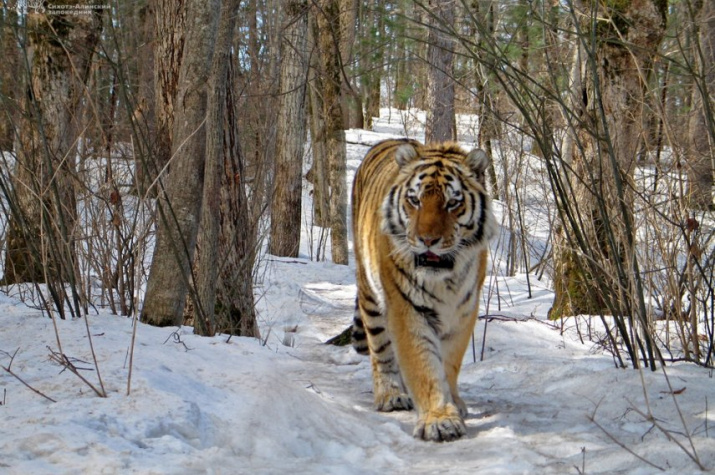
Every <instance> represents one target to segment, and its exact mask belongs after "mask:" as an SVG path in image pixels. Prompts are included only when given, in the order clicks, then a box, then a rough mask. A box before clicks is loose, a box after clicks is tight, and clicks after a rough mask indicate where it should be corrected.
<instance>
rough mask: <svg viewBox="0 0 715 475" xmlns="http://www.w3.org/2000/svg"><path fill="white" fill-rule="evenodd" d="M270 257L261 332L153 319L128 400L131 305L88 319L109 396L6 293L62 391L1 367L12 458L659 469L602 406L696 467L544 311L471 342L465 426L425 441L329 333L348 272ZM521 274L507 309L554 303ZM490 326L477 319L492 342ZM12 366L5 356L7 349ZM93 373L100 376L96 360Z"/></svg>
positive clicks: (72, 464) (674, 462) (700, 408)
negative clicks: (59, 358)
mask: <svg viewBox="0 0 715 475" xmlns="http://www.w3.org/2000/svg"><path fill="white" fill-rule="evenodd" d="M268 266H269V267H268V268H267V269H266V273H265V280H264V284H263V289H262V291H261V293H262V299H261V300H260V302H261V315H262V316H263V321H262V331H263V334H264V336H267V337H268V338H267V341H266V342H265V345H261V344H260V343H259V342H257V341H256V340H252V339H245V338H232V339H231V341H230V342H228V343H226V338H225V337H215V338H201V337H197V336H194V335H193V334H191V329H190V328H184V329H182V330H181V331H180V332H178V333H176V334H175V336H173V337H172V333H173V332H175V330H176V329H172V328H153V327H148V326H145V325H140V327H139V328H138V340H137V345H136V355H135V364H134V375H133V378H132V388H133V389H132V394H131V396H129V397H127V396H126V395H125V392H126V382H127V373H128V368H127V364H126V354H127V349H128V347H129V344H130V341H131V321H130V320H128V319H126V318H121V317H116V316H111V315H106V314H102V315H99V316H94V317H91V318H90V324H91V334H92V335H93V337H92V338H93V341H94V344H95V348H96V350H97V354H98V355H99V356H98V357H99V362H100V369H101V371H102V377H103V380H104V382H105V386H106V388H107V392H108V394H109V397H108V398H106V399H102V398H98V397H96V396H95V395H94V394H92V393H91V392H90V391H89V390H88V388H87V386H85V385H83V384H82V383H80V382H79V380H78V379H77V378H76V377H75V376H73V375H71V374H68V372H62V371H61V370H60V368H58V367H57V366H56V365H55V364H54V363H51V362H50V361H48V357H47V355H48V350H47V348H46V347H47V346H48V345H49V346H51V347H54V345H55V337H54V332H53V330H52V323H51V321H50V320H49V319H47V318H44V317H42V316H41V315H39V313H38V312H35V311H31V310H29V309H27V307H25V306H23V305H21V304H19V303H17V302H16V301H14V300H12V299H9V298H2V299H0V350H2V351H5V352H9V353H12V352H14V351H15V349H17V348H19V351H18V353H17V356H16V357H15V360H14V362H13V366H12V369H13V370H14V371H16V372H17V373H18V374H19V375H21V376H22V377H23V378H24V379H26V380H27V382H28V383H29V384H31V385H32V386H33V387H35V388H37V389H38V390H40V391H42V392H43V393H44V394H46V395H48V396H50V397H53V398H54V399H56V400H57V401H58V402H57V403H51V402H49V401H47V400H45V399H43V398H41V397H39V396H37V395H36V394H34V393H32V392H30V391H29V390H28V389H26V388H25V387H24V386H22V385H21V384H20V383H19V382H18V381H17V380H16V379H15V378H13V377H11V376H10V375H9V374H7V373H6V372H2V373H0V393H1V392H2V391H3V390H4V391H5V397H4V405H2V406H0V420H1V421H2V423H1V424H2V425H1V426H2V430H1V431H0V473H2V474H13V475H15V474H17V475H20V474H29V473H32V474H65V473H66V474H77V473H87V474H95V473H109V474H113V473H141V474H144V473H157V474H165V473H171V474H184V473H189V474H192V473H196V474H198V473H211V474H234V473H239V474H243V473H246V474H280V473H298V474H302V473H305V474H312V473H328V474H370V473H398V474H399V473H403V474H429V473H450V474H476V473H479V474H512V473H528V474H531V473H538V474H549V473H554V474H561V473H573V474H576V473H579V471H585V473H589V474H591V473H603V474H606V473H608V474H610V473H629V474H630V473H643V474H650V473H660V472H659V470H657V469H656V468H654V467H653V466H650V465H647V464H646V463H645V462H643V461H641V460H639V459H637V458H636V457H635V456H634V455H631V454H629V453H628V452H627V451H626V450H624V449H623V448H621V447H619V446H618V445H617V444H616V443H615V442H613V441H612V440H610V439H609V437H608V436H607V435H606V434H605V433H604V432H603V431H601V430H600V429H599V428H598V427H597V426H596V425H595V424H594V423H592V422H590V421H589V416H590V415H592V414H593V413H594V410H595V409H596V408H598V411H597V412H596V416H595V420H596V421H597V422H598V423H599V424H600V425H602V426H603V427H604V429H605V430H606V431H608V432H609V433H610V434H611V435H612V436H613V437H615V438H616V439H618V441H619V442H620V443H622V444H623V445H624V446H626V447H628V448H629V449H630V450H632V451H634V452H635V453H637V454H638V455H639V456H641V457H644V458H646V459H647V460H649V461H650V462H651V463H653V464H655V465H657V466H659V467H662V468H664V469H665V470H666V473H673V474H676V473H677V474H682V473H696V472H697V469H696V466H695V464H694V463H693V462H692V461H690V460H689V459H688V458H687V456H686V455H685V453H684V452H683V451H682V450H680V449H679V448H678V447H677V446H676V445H675V444H674V443H673V442H669V441H668V440H667V439H666V438H665V437H664V436H663V435H662V434H661V433H660V432H658V430H656V429H652V428H651V424H650V423H648V422H646V421H644V419H643V418H642V417H641V416H639V415H638V414H637V413H636V412H635V411H634V410H633V409H632V407H631V405H633V406H634V407H636V408H639V409H642V410H643V409H645V404H644V402H643V390H642V386H641V379H640V378H641V375H640V374H639V373H638V372H636V371H633V370H617V369H614V367H613V363H612V360H611V358H610V357H609V356H607V355H603V354H601V353H600V352H599V351H590V349H591V345H590V344H589V345H582V344H581V343H580V342H578V341H576V338H575V337H574V333H573V332H567V333H566V334H565V336H562V335H561V333H560V332H559V331H558V330H557V329H555V328H553V327H552V326H551V325H550V324H548V323H546V322H543V321H536V320H529V321H509V320H506V321H505V320H501V321H500V320H494V321H491V322H490V323H488V326H487V338H486V350H485V359H484V361H478V362H476V363H475V362H474V361H473V360H472V355H471V353H469V354H468V355H467V357H466V359H465V366H464V369H463V375H462V378H461V391H462V393H463V396H464V399H465V400H466V402H467V404H468V406H469V411H470V415H469V418H468V419H467V427H468V433H467V436H466V437H464V438H463V439H461V440H458V441H455V442H452V443H445V444H435V443H427V442H422V441H418V440H415V439H413V438H412V436H411V433H412V427H413V424H414V417H415V416H414V413H404V412H403V413H391V414H380V413H376V412H374V411H373V410H372V408H371V399H372V395H371V382H370V369H369V363H368V360H367V358H365V357H361V356H359V355H357V354H355V353H354V352H353V350H352V349H350V348H337V347H332V346H326V345H324V344H323V343H322V342H323V341H324V340H325V339H327V338H328V337H329V336H333V335H335V334H336V333H338V332H339V331H341V330H342V329H343V328H344V327H345V326H346V325H347V324H348V322H349V321H350V319H351V314H352V299H353V296H354V292H355V288H354V280H353V277H352V271H351V270H350V269H348V268H345V267H340V266H333V265H331V264H326V263H314V262H309V261H303V260H299V261H292V262H283V261H281V260H272V261H271V262H270V263H269V264H268ZM507 283H508V284H509V287H510V289H511V292H512V294H511V297H510V298H509V299H504V301H505V302H507V301H508V302H509V306H508V307H507V306H506V304H505V305H504V306H503V308H502V310H501V312H500V314H501V315H505V316H507V317H518V318H520V319H528V318H529V317H528V316H529V315H531V314H532V313H534V314H535V315H536V316H537V317H540V316H541V317H543V315H544V314H545V312H546V310H547V309H548V302H549V299H550V296H549V294H548V292H547V291H545V290H540V289H535V297H534V298H533V299H531V300H529V299H526V298H525V295H526V292H525V291H524V288H523V282H522V281H521V280H520V279H518V278H515V279H511V280H509V281H508V282H507ZM58 324H59V329H60V334H61V336H62V339H63V346H64V350H65V353H67V354H68V355H70V356H73V357H76V358H80V359H81V360H83V361H91V359H90V355H89V350H88V345H87V335H86V330H85V326H84V322H83V321H60V322H58ZM483 332H484V322H481V323H480V325H479V328H478V330H477V332H476V335H477V341H478V342H480V341H481V337H482V335H483ZM284 342H285V343H289V344H290V346H285V345H284ZM478 353H479V349H477V354H478ZM0 363H2V365H5V366H6V365H7V364H9V357H8V356H7V355H5V354H0ZM83 366H86V367H91V365H90V364H83ZM668 373H669V375H670V379H671V382H672V384H673V386H674V389H677V393H678V394H677V395H676V396H675V399H676V400H677V402H678V404H679V406H680V408H681V411H682V413H683V417H684V419H685V422H686V424H687V427H688V430H689V431H690V433H692V434H694V436H693V440H694V443H695V447H696V449H697V451H698V454H699V455H700V457H701V460H702V462H703V464H704V465H706V466H707V467H714V466H715V455H714V454H715V439H713V428H709V427H708V426H707V423H706V417H709V418H710V426H712V425H713V423H712V418H713V416H712V414H708V413H707V412H706V408H707V402H708V399H707V397H708V395H711V394H713V387H714V386H713V381H712V378H711V376H712V375H710V374H708V372H707V371H706V370H704V369H702V368H697V367H694V366H692V365H685V364H684V365H674V366H672V367H669V369H668ZM86 376H87V377H88V378H89V379H90V380H91V381H93V382H94V381H96V376H95V375H94V372H93V371H86ZM643 378H644V380H645V381H646V383H647V387H648V394H649V398H650V406H651V408H652V410H653V412H654V414H655V415H656V417H657V418H658V420H659V421H660V422H661V423H662V424H663V425H664V426H665V427H667V428H668V429H670V430H672V431H674V432H677V433H683V431H684V429H683V428H682V425H681V424H680V422H679V419H678V416H677V413H676V411H675V407H674V404H673V396H672V395H671V394H669V391H668V387H667V385H666V383H665V381H664V378H663V376H662V374H661V373H650V372H645V373H643ZM629 401H630V402H629ZM677 439H678V440H679V441H680V442H682V443H684V444H688V442H687V440H686V439H685V438H684V437H682V435H679V436H677ZM687 447H688V448H689V445H687ZM577 467H578V468H577Z"/></svg>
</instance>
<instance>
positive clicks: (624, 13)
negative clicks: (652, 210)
mask: <svg viewBox="0 0 715 475" xmlns="http://www.w3.org/2000/svg"><path fill="white" fill-rule="evenodd" d="M595 13H596V14H597V15H598V16H599V17H604V16H606V17H607V16H610V17H611V19H612V20H611V21H609V22H598V23H597V28H599V30H598V36H597V38H598V42H597V44H596V46H595V51H591V52H590V54H586V55H584V56H583V57H585V58H589V59H590V62H589V63H588V64H587V65H586V68H585V69H586V71H587V72H586V76H585V78H584V79H583V86H582V87H583V90H582V94H576V95H574V97H575V98H581V99H580V100H581V101H584V100H585V103H584V104H583V106H579V107H575V108H574V110H576V111H582V115H581V117H580V119H581V120H580V121H579V126H578V127H576V130H575V134H576V140H574V146H575V149H574V151H573V154H572V160H573V168H572V171H573V174H572V175H571V174H570V173H569V174H568V175H567V176H568V179H569V180H570V182H571V184H570V186H571V187H572V188H571V189H573V190H574V195H575V196H573V201H570V202H563V203H560V205H561V209H562V211H563V213H562V214H561V216H562V217H563V218H565V219H562V233H561V236H562V238H561V239H560V241H559V242H560V244H557V245H556V246H555V249H554V253H555V256H554V259H555V264H554V267H555V272H554V288H555V297H554V304H553V307H552V308H551V310H550V317H551V318H559V317H562V316H566V315H578V314H614V315H619V316H625V315H627V316H631V317H632V316H635V315H636V314H639V309H638V308H637V306H636V305H637V304H636V302H635V301H634V300H632V299H633V298H634V297H636V298H637V296H638V295H639V294H640V292H639V290H638V280H637V279H638V272H637V261H636V258H635V254H634V241H635V231H634V218H633V186H632V180H633V173H634V170H635V164H636V158H637V157H636V152H637V144H638V137H639V133H640V124H641V123H642V122H641V117H642V111H641V108H642V107H643V104H644V95H645V85H646V84H647V81H646V79H647V77H648V74H650V72H651V69H652V64H653V58H654V55H655V53H656V52H657V51H658V46H659V44H660V41H661V39H662V38H663V35H664V33H665V18H666V11H665V2H660V1H658V0H630V1H624V2H619V3H618V5H617V7H614V8H612V9H611V10H609V11H598V12H595ZM594 24H596V22H594ZM589 27H590V25H583V26H582V28H584V37H583V38H582V39H581V44H582V47H583V48H586V49H587V48H591V43H590V41H591V37H590V35H589V33H588V28H589ZM616 29H617V30H616ZM612 38H620V39H619V40H618V41H615V40H614V41H611V39H612ZM564 186H568V185H564ZM574 246H576V247H577V248H578V252H577V251H576V250H575V249H574Z"/></svg>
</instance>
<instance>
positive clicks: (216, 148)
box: [192, 0, 240, 336]
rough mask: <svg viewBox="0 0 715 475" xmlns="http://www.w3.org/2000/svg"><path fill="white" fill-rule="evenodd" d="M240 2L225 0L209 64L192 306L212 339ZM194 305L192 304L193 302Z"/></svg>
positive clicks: (198, 327)
mask: <svg viewBox="0 0 715 475" xmlns="http://www.w3.org/2000/svg"><path fill="white" fill-rule="evenodd" d="M239 4H240V0H228V1H226V2H225V4H224V5H223V6H222V7H221V14H220V16H221V19H220V21H219V29H218V37H217V39H216V48H215V52H214V56H213V64H212V65H211V77H210V79H209V91H211V94H209V95H208V104H207V114H206V164H205V167H204V188H203V199H202V205H201V223H200V226H199V236H198V245H197V247H196V259H195V261H194V270H195V273H196V294H197V298H196V304H195V305H192V307H193V317H194V332H195V333H197V334H199V335H204V336H213V335H214V334H215V333H216V326H217V322H216V316H215V307H216V286H217V282H218V275H219V265H218V263H219V262H222V260H221V259H220V258H219V232H220V229H221V222H220V218H221V207H220V202H221V177H222V175H223V171H224V170H223V167H224V156H223V155H224V144H223V142H224V129H225V123H226V121H225V115H226V88H227V87H230V85H229V84H228V77H229V76H228V67H229V64H230V62H231V44H232V41H233V31H234V27H235V24H236V11H237V10H238V7H239ZM192 303H193V302H192Z"/></svg>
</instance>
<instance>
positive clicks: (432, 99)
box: [425, 0, 457, 143]
mask: <svg viewBox="0 0 715 475" xmlns="http://www.w3.org/2000/svg"><path fill="white" fill-rule="evenodd" d="M429 5H430V12H429V24H430V28H429V36H428V40H427V41H428V47H427V61H428V63H429V71H428V75H427V81H428V83H427V124H426V126H425V141H426V142H428V143H429V142H441V141H445V140H456V138H457V131H456V130H455V115H454V76H453V74H452V65H453V62H454V41H453V40H452V39H451V38H450V37H449V35H447V34H446V33H445V32H444V31H445V30H446V29H448V28H451V27H452V26H453V25H454V3H453V2H452V1H451V0H430V2H429Z"/></svg>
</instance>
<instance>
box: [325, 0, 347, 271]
mask: <svg viewBox="0 0 715 475" xmlns="http://www.w3.org/2000/svg"><path fill="white" fill-rule="evenodd" d="M318 3H319V5H320V11H319V12H318V46H319V50H320V57H321V63H322V64H321V65H322V70H323V89H322V92H323V110H322V114H323V121H324V134H323V137H322V138H323V139H324V144H325V151H326V155H327V161H328V168H329V183H330V199H329V202H330V244H331V250H332V260H333V262H334V263H336V264H345V265H347V263H348V230H347V201H348V200H347V191H346V184H345V178H346V162H347V157H346V155H347V154H346V150H345V130H344V125H343V114H342V107H341V101H340V89H341V83H342V72H341V69H340V51H339V50H338V45H339V44H340V37H339V34H340V11H339V2H338V0H322V1H320V2H318Z"/></svg>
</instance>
